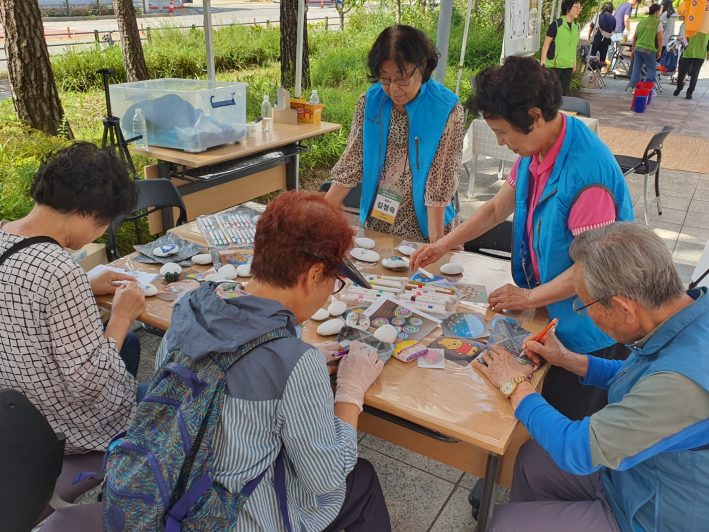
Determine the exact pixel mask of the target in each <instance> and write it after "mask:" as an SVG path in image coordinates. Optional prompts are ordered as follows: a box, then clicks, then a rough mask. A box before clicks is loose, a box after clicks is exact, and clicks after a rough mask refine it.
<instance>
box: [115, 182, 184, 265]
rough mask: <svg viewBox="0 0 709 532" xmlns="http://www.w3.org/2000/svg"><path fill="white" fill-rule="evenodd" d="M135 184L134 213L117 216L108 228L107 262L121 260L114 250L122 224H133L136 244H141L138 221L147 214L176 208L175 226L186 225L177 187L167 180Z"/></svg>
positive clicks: (116, 250) (182, 203) (182, 204)
mask: <svg viewBox="0 0 709 532" xmlns="http://www.w3.org/2000/svg"><path fill="white" fill-rule="evenodd" d="M135 184H136V185H137V187H138V207H137V208H136V210H135V212H134V213H133V214H130V215H126V216H119V217H118V218H116V219H115V220H113V221H112V222H111V225H110V226H109V227H108V245H107V246H106V254H107V255H108V260H109V262H110V261H114V260H117V259H120V258H121V255H120V253H118V249H117V248H116V230H117V229H118V227H119V226H120V225H121V224H122V223H123V222H133V223H134V224H135V233H136V236H137V238H138V244H142V243H143V242H142V241H141V238H140V232H139V231H138V220H139V219H140V218H143V217H145V216H147V215H148V214H152V213H154V212H156V211H159V210H161V209H165V208H171V207H177V208H178V209H179V211H180V216H179V217H178V219H177V223H176V225H182V224H184V223H187V209H186V208H185V202H184V201H182V196H180V193H179V192H178V191H177V187H175V185H174V184H173V182H172V181H170V180H169V179H141V180H140V181H136V182H135ZM143 211H144V212H143Z"/></svg>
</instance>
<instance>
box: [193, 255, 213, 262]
mask: <svg viewBox="0 0 709 532" xmlns="http://www.w3.org/2000/svg"><path fill="white" fill-rule="evenodd" d="M192 262H194V263H195V264H212V255H211V254H210V253H202V254H201V255H195V256H194V257H192Z"/></svg>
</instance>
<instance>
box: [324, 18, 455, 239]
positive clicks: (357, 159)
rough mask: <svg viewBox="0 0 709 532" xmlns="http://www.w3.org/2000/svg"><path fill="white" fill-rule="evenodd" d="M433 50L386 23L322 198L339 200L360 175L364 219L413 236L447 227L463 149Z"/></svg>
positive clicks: (418, 35)
mask: <svg viewBox="0 0 709 532" xmlns="http://www.w3.org/2000/svg"><path fill="white" fill-rule="evenodd" d="M439 55H440V54H439V53H438V51H437V50H436V48H435V47H434V46H433V44H432V43H431V42H430V41H429V40H428V39H427V38H426V36H425V35H424V34H423V32H422V31H420V30H417V29H415V28H412V27H410V26H403V25H397V26H392V27H389V28H387V29H385V30H384V31H383V32H382V33H381V34H380V35H379V37H377V40H376V42H375V43H374V46H373V47H372V49H371V50H370V52H369V70H370V72H371V77H372V79H373V80H375V81H376V82H377V83H375V84H374V85H372V87H371V88H370V89H369V90H368V91H367V93H366V94H363V95H362V96H361V97H360V99H359V101H358V102H357V108H356V109H355V114H354V119H353V120H352V130H351V132H350V136H349V138H348V140H347V147H346V149H345V152H344V153H343V154H342V157H341V158H340V160H339V161H338V162H337V164H336V165H335V167H334V168H333V169H332V174H331V177H332V186H331V187H330V190H329V191H328V193H327V198H328V199H329V200H330V201H332V202H336V203H340V202H341V201H342V200H343V199H344V198H345V196H347V194H348V193H349V192H350V190H351V189H352V187H355V186H356V185H357V183H359V182H360V181H361V182H362V199H361V201H360V222H361V224H362V226H363V227H365V228H367V229H372V230H374V231H379V232H382V233H389V234H392V235H396V236H399V237H402V238H405V239H407V240H412V241H416V242H436V241H438V240H439V239H440V238H441V237H443V235H444V234H445V233H447V232H449V231H450V230H451V229H452V228H453V223H454V218H455V216H456V210H455V207H454V201H453V197H454V195H455V193H456V190H457V189H458V179H459V177H460V167H461V158H462V152H463V136H464V135H465V131H464V126H463V121H464V112H463V107H462V105H461V104H460V100H459V99H458V97H457V96H456V95H455V94H453V93H452V92H451V91H450V90H448V89H447V88H445V87H444V86H443V85H441V84H440V83H438V82H437V81H435V80H433V79H431V73H432V72H433V70H434V69H435V68H436V65H437V64H438V57H439Z"/></svg>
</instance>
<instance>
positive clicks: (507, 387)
mask: <svg viewBox="0 0 709 532" xmlns="http://www.w3.org/2000/svg"><path fill="white" fill-rule="evenodd" d="M526 380H527V377H515V378H514V379H507V380H506V381H505V382H503V383H502V386H500V391H501V392H502V395H504V396H505V397H509V396H510V395H512V394H513V393H514V391H515V390H516V389H517V385H518V384H520V383H522V382H524V381H526Z"/></svg>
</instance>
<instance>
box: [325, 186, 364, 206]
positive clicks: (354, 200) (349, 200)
mask: <svg viewBox="0 0 709 532" xmlns="http://www.w3.org/2000/svg"><path fill="white" fill-rule="evenodd" d="M331 186H332V181H325V182H324V183H323V184H322V185H320V188H319V189H318V192H327V191H328V190H330V187H331ZM361 199H362V182H361V181H360V182H359V183H357V185H356V186H354V187H352V189H351V190H350V191H349V192H348V193H347V196H345V199H344V201H343V202H342V204H343V205H344V206H345V207H347V208H348V209H357V210H359V202H360V200H361Z"/></svg>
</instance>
